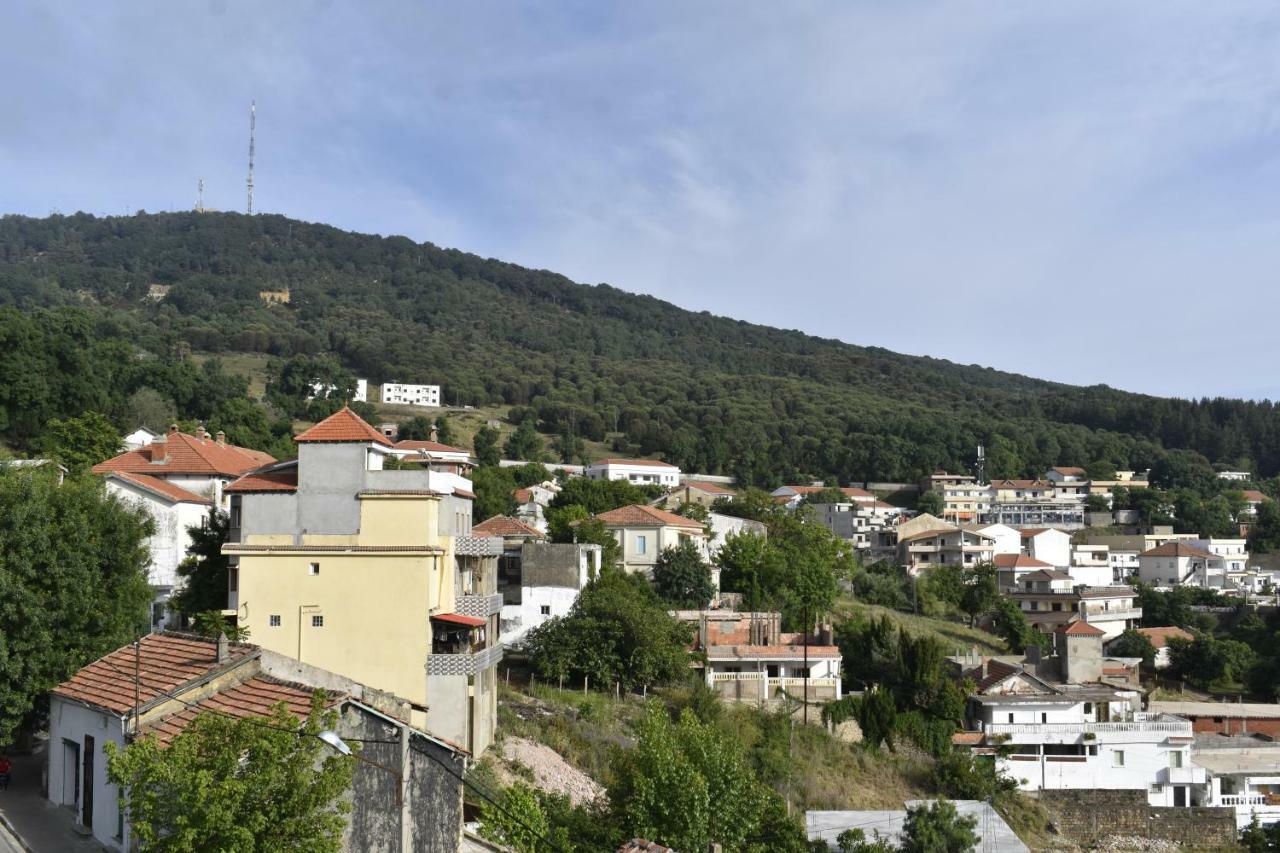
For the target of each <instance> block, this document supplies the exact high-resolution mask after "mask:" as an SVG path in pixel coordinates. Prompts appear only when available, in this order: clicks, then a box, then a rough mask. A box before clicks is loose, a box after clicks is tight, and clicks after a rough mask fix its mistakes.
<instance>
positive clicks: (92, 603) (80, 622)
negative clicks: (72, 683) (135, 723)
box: [0, 469, 153, 745]
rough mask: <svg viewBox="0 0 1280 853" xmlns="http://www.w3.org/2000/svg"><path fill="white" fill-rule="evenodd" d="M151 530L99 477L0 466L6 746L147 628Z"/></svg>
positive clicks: (2, 735)
mask: <svg viewBox="0 0 1280 853" xmlns="http://www.w3.org/2000/svg"><path fill="white" fill-rule="evenodd" d="M152 530H153V525H152V521H151V519H150V517H149V516H147V515H146V514H145V513H143V512H142V511H141V510H137V509H134V508H132V507H130V506H127V505H125V504H124V503H122V502H121V501H120V500H118V499H117V498H114V497H111V496H109V495H108V494H107V493H106V490H105V487H104V486H103V484H102V481H101V480H99V479H97V478H96V477H83V478H78V479H69V480H67V481H66V482H65V483H63V484H61V485H59V484H58V482H57V479H56V478H55V477H53V476H51V475H50V474H47V473H45V472H42V471H40V470H34V471H28V470H17V471H14V470H7V469H0V602H3V604H2V605H0V745H4V744H7V743H9V742H10V740H11V739H12V737H13V733H14V731H15V730H16V729H17V728H18V727H19V726H20V725H22V724H24V723H29V722H31V721H32V720H33V718H34V716H36V715H38V713H39V712H40V711H42V710H43V709H44V708H45V707H47V706H46V705H45V704H44V703H45V702H46V701H47V699H46V694H47V691H48V690H49V689H50V688H51V687H53V686H54V685H56V684H58V683H59V682H61V681H64V680H66V679H67V678H70V677H71V675H72V674H73V673H75V671H76V670H78V669H79V668H80V667H82V666H84V665H85V664H87V663H89V662H90V661H92V660H94V659H96V658H99V657H101V656H102V655H104V654H106V653H107V652H109V651H113V650H114V649H116V648H119V647H120V646H123V645H125V644H126V643H129V642H132V641H133V640H134V639H135V638H136V637H137V636H138V634H139V633H142V632H145V631H147V630H149V628H150V620H149V619H148V611H149V608H150V604H151V597H152V595H151V587H150V585H149V584H148V583H147V572H146V566H147V563H148V560H149V553H148V551H147V537H148V536H149V535H150V534H151V532H152Z"/></svg>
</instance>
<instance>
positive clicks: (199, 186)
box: [196, 178, 204, 213]
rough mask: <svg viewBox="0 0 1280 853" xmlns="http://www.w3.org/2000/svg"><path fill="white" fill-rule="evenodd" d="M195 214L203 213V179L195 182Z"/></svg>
mask: <svg viewBox="0 0 1280 853" xmlns="http://www.w3.org/2000/svg"><path fill="white" fill-rule="evenodd" d="M196 213H204V178H200V179H199V180H197V181H196Z"/></svg>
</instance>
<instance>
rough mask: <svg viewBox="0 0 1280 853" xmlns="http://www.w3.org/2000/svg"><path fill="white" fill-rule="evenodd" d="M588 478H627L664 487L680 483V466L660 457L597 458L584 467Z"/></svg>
mask: <svg viewBox="0 0 1280 853" xmlns="http://www.w3.org/2000/svg"><path fill="white" fill-rule="evenodd" d="M582 476H584V477H586V478H587V479H588V480H626V481H627V482H629V483H635V484H636V485H637V486H644V485H654V486H662V487H663V488H664V489H671V488H675V487H676V486H678V485H680V468H679V467H678V466H676V465H672V464H671V463H670V462H663V461H661V460H658V459H597V460H596V461H595V462H592V463H591V464H590V465H587V466H586V467H585V468H583V469H582Z"/></svg>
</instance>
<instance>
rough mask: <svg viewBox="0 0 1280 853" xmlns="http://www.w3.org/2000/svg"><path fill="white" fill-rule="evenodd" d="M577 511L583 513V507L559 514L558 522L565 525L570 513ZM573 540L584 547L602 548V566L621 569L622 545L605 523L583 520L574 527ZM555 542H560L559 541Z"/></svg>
mask: <svg viewBox="0 0 1280 853" xmlns="http://www.w3.org/2000/svg"><path fill="white" fill-rule="evenodd" d="M574 509H577V510H578V511H579V512H581V511H583V510H582V507H570V508H569V510H567V511H566V512H562V513H558V514H557V515H556V521H557V522H560V523H563V522H564V521H565V520H566V519H567V518H569V517H570V515H571V513H570V512H569V511H571V510H574ZM572 530H573V533H572V536H571V540H572V541H573V542H578V543H581V544H584V545H599V546H600V565H601V566H607V567H609V568H614V569H620V567H621V565H622V545H620V544H619V543H618V537H616V536H614V535H613V533H611V532H610V531H609V529H608V528H607V527H605V526H604V522H603V521H601V520H600V519H598V518H583V519H582V520H580V521H578V523H577V525H576V526H575V527H573V529H572ZM555 541H560V540H559V539H557V540H555Z"/></svg>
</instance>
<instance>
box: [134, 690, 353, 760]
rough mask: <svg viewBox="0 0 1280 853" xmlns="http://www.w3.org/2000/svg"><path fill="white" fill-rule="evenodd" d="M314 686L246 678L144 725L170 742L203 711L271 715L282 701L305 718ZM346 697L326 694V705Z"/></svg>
mask: <svg viewBox="0 0 1280 853" xmlns="http://www.w3.org/2000/svg"><path fill="white" fill-rule="evenodd" d="M314 691H315V688H313V687H306V686H304V685H301V684H293V683H290V682H287V681H281V680H279V679H276V678H271V677H269V676H265V675H259V676H256V677H254V678H250V679H246V680H245V681H242V682H240V683H239V684H236V685H234V686H232V687H228V688H226V689H224V690H219V691H218V692H217V693H215V694H213V695H212V696H210V697H208V698H207V699H204V700H203V701H201V702H197V703H195V706H194V707H191V706H187V707H185V708H183V709H182V710H181V711H179V712H178V713H176V714H173V715H171V716H168V717H165V718H164V719H163V720H160V721H158V722H155V723H152V724H151V725H148V726H146V727H144V728H143V729H142V733H143V734H144V735H146V734H151V735H154V736H155V737H156V738H157V739H158V740H159V741H160V742H161V743H169V742H170V741H171V740H173V739H174V738H175V737H176V736H177V735H178V734H179V733H181V732H182V731H183V730H184V729H185V728H186V727H187V726H189V725H190V724H191V722H192V720H194V719H195V718H196V717H198V716H199V715H200V714H201V713H204V712H211V713H216V714H221V715H223V716H227V717H239V718H243V717H268V716H270V715H271V713H272V709H273V708H274V707H275V705H277V704H278V703H280V702H283V703H285V707H286V708H288V710H289V713H290V714H293V715H294V716H295V717H297V718H298V719H299V720H305V719H306V718H307V714H309V713H310V712H311V695H312V693H313V692H314ZM343 698H345V697H344V696H343V695H341V694H337V693H333V694H326V699H325V707H329V708H331V707H333V706H334V705H336V704H337V703H338V702H341V701H342V699H343Z"/></svg>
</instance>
